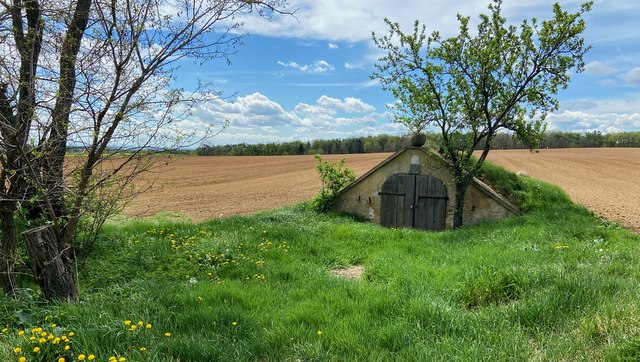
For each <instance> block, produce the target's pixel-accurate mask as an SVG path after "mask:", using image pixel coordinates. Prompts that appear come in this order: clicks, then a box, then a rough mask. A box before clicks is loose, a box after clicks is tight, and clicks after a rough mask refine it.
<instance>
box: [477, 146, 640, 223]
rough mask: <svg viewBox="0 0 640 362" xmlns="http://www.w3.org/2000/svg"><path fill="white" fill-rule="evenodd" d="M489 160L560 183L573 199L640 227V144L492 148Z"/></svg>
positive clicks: (610, 216) (607, 215) (601, 212)
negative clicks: (527, 148) (590, 146)
mask: <svg viewBox="0 0 640 362" xmlns="http://www.w3.org/2000/svg"><path fill="white" fill-rule="evenodd" d="M488 160H489V161H491V162H493V163H496V164H498V165H501V166H503V167H505V168H508V169H510V170H512V171H514V172H518V171H524V172H525V173H526V174H527V175H528V176H531V177H534V178H538V179H541V180H545V181H548V182H550V183H553V184H555V185H558V186H560V187H562V188H563V189H564V190H565V191H566V192H567V194H569V196H570V197H571V199H572V200H573V201H574V202H577V203H579V204H582V205H585V206H586V207H588V208H589V209H591V210H593V211H594V212H596V213H597V214H599V215H602V216H603V217H605V218H607V219H609V220H612V221H616V222H619V223H620V224H622V225H624V226H625V227H628V228H630V229H632V230H635V231H640V148H582V149H544V150H540V152H538V153H535V152H533V153H532V152H529V151H523V150H505V151H491V152H490V153H489V157H488Z"/></svg>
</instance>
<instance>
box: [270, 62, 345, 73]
mask: <svg viewBox="0 0 640 362" xmlns="http://www.w3.org/2000/svg"><path fill="white" fill-rule="evenodd" d="M278 64H280V65H281V66H283V67H285V68H294V69H298V70H300V71H301V72H303V73H326V72H330V71H333V70H335V69H336V68H335V67H334V66H333V65H331V64H329V62H327V61H326V60H316V61H315V62H313V63H312V64H305V65H300V64H298V63H296V62H293V61H290V62H286V63H285V62H283V61H281V60H279V61H278Z"/></svg>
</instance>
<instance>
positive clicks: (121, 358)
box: [118, 357, 127, 362]
mask: <svg viewBox="0 0 640 362" xmlns="http://www.w3.org/2000/svg"><path fill="white" fill-rule="evenodd" d="M126 360H127V359H126V358H124V357H120V358H118V361H119V362H124V361H126Z"/></svg>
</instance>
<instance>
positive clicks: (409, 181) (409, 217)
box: [380, 173, 448, 230]
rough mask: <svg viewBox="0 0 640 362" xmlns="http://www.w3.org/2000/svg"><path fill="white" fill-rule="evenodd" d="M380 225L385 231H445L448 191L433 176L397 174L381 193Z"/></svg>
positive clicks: (383, 186) (385, 184)
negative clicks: (403, 228) (414, 229)
mask: <svg viewBox="0 0 640 362" xmlns="http://www.w3.org/2000/svg"><path fill="white" fill-rule="evenodd" d="M380 198H381V205H380V223H381V224H382V225H384V226H387V227H412V228H417V229H426V230H444V228H445V220H446V213H447V200H448V197H447V188H446V187H445V186H444V185H443V184H442V181H440V180H438V179H437V178H435V177H432V176H426V175H416V174H405V173H399V174H395V175H392V176H391V177H389V178H388V179H387V180H386V181H385V182H384V184H383V185H382V190H381V191H380Z"/></svg>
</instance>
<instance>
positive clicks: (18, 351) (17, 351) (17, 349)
mask: <svg viewBox="0 0 640 362" xmlns="http://www.w3.org/2000/svg"><path fill="white" fill-rule="evenodd" d="M13 352H14V353H20V352H22V348H20V347H16V348H14V349H13Z"/></svg>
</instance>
